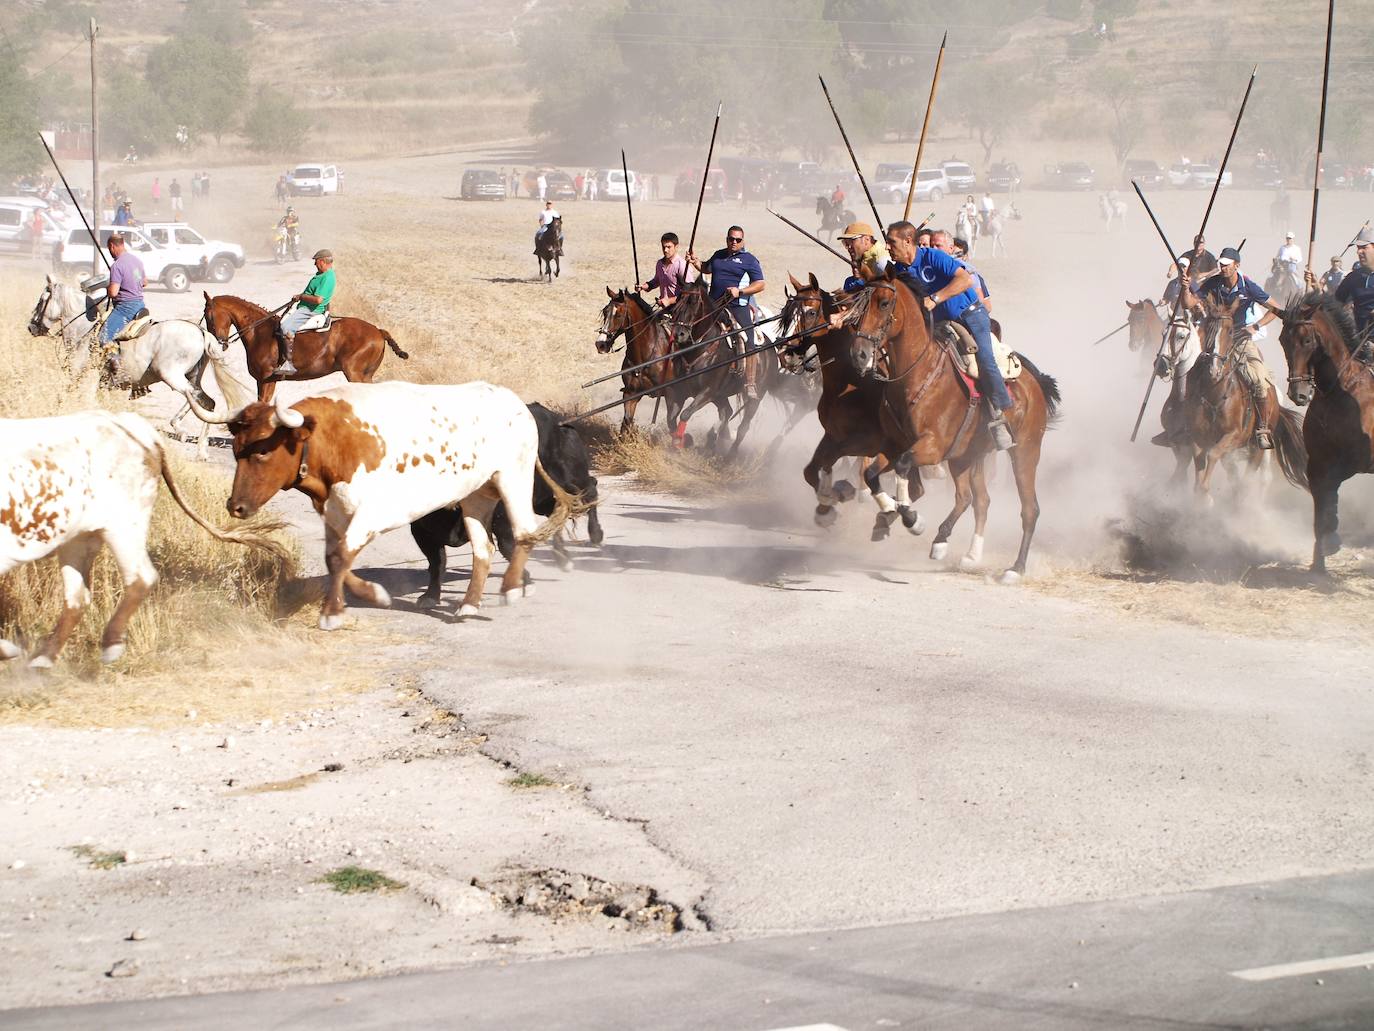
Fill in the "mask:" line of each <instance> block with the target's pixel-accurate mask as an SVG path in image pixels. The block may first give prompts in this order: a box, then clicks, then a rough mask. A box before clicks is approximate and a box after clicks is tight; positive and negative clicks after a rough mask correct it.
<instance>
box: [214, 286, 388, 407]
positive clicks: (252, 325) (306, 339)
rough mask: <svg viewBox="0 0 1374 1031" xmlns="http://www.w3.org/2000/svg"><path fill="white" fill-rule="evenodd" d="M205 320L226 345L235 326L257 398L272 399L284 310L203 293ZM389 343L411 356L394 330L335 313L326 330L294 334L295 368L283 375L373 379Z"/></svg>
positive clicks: (366, 380)
mask: <svg viewBox="0 0 1374 1031" xmlns="http://www.w3.org/2000/svg"><path fill="white" fill-rule="evenodd" d="M205 326H206V328H207V329H209V331H210V333H211V334H212V335H213V336H214V338H215V339H216V340H218V341H219V342H220V343H221V344H223V345H226V346H227V345H228V343H229V333H230V331H236V332H237V333H238V335H239V340H241V341H242V342H243V349H244V353H245V354H246V355H247V358H248V373H249V375H251V376H252V377H253V379H254V380H255V381H256V382H257V384H258V400H259V401H271V400H272V396H273V395H274V394H275V393H276V392H277V379H276V378H275V377H274V375H273V374H274V373H275V372H276V368H277V359H278V355H279V354H280V351H279V348H278V345H277V329H278V328H279V327H280V326H281V316H280V315H276V314H273V313H272V312H270V311H267V310H266V309H265V308H259V307H258V306H257V305H256V304H254V303H253V302H252V301H245V300H244V299H243V298H242V297H234V296H232V295H229V294H220V295H219V296H217V297H211V296H210V295H209V294H208V293H207V294H205ZM388 347H389V348H391V349H392V350H393V351H395V352H396V356H397V357H398V358H402V359H405V358H409V357H410V355H408V354H407V353H406V352H405V351H402V350H401V347H400V345H399V344H397V343H396V341H395V340H393V339H392V337H391V334H390V333H388V332H387V331H386V330H384V329H378V328H377V327H376V326H374V325H373V324H372V323H370V322H364V321H363V320H362V319H351V318H335V319H334V320H333V323H332V325H331V326H330V327H329V329H328V330H326V331H307V332H302V333H297V334H296V345H295V348H294V351H295V354H294V357H293V361H294V363H295V365H296V371H295V372H294V373H292V374H291V375H290V376H283V377H282V379H290V380H309V379H319V378H320V377H321V376H328V375H329V374H330V373H331V372H342V373H343V374H344V377H345V378H346V379H347V380H348V381H349V382H350V383H371V382H372V377H373V376H375V375H376V374H377V370H378V369H379V368H380V367H381V364H382V356H383V355H384V354H386V349H387V348H388Z"/></svg>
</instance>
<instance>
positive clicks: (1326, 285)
mask: <svg viewBox="0 0 1374 1031" xmlns="http://www.w3.org/2000/svg"><path fill="white" fill-rule="evenodd" d="M1343 279H1345V269H1343V268H1341V256H1340V255H1339V254H1337V255H1336V256H1335V257H1334V258H1332V259H1331V267H1330V268H1329V269H1327V270H1326V271H1325V272H1324V273H1322V277H1321V279H1320V280H1319V281H1318V283H1317V286H1318V287H1319V288H1320V289H1321V292H1322V293H1324V294H1334V293H1335V292H1336V287H1338V286H1340V285H1341V281H1342V280H1343Z"/></svg>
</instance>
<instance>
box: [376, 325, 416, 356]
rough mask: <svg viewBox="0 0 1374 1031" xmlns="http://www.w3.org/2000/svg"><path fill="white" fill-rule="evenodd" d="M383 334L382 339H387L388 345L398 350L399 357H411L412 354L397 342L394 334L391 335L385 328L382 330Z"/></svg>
mask: <svg viewBox="0 0 1374 1031" xmlns="http://www.w3.org/2000/svg"><path fill="white" fill-rule="evenodd" d="M381 334H382V339H383V340H385V341H386V346H387V347H389V348H391V349H392V350H393V351H395V352H396V357H397V358H409V357H410V355H408V354H406V353H405V352H404V351H402V350H401V345H400V344H398V343H396V341H395V340H394V339H393V338H392V336H391V334H390V333H388V332H387V331H386V330H384V329H383V330H381Z"/></svg>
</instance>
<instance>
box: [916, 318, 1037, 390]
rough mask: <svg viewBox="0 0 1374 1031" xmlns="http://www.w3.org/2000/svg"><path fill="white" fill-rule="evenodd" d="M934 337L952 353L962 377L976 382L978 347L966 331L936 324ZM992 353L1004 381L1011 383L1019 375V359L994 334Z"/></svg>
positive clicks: (962, 328)
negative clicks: (960, 369)
mask: <svg viewBox="0 0 1374 1031" xmlns="http://www.w3.org/2000/svg"><path fill="white" fill-rule="evenodd" d="M956 325H957V326H958V328H956ZM935 336H936V339H937V340H941V341H942V342H944V343H946V344H947V345H948V346H949V347H950V349H951V350H952V351H953V352H954V354H955V356H956V357H957V358H958V360H959V363H960V365H961V366H962V371H963V373H964V375H966V376H968V377H969V378H970V379H972V380H974V381H975V382H977V379H978V345H977V344H976V343H975V342H974V340H973V336H972V335H971V334H970V333H969V332H968V330H966V329H964V327H963V326H962V325H958V324H956V323H953V322H937V323H936V324H935ZM992 353H993V355H994V356H995V357H996V359H997V368H998V369H1000V370H1001V372H1002V378H1003V379H1004V380H1007V381H1011V380H1014V379H1016V378H1017V377H1019V376H1020V375H1021V359H1020V358H1019V357H1017V355H1016V352H1015V351H1013V350H1011V348H1009V347H1007V346H1006V345H1005V344H1003V343H1002V338H1001V337H1000V336H998V335H996V334H994V335H993V338H992Z"/></svg>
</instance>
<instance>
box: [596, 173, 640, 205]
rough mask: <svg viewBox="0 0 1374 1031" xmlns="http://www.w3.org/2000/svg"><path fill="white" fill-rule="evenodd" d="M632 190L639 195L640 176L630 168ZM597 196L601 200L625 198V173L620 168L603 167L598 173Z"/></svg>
mask: <svg viewBox="0 0 1374 1031" xmlns="http://www.w3.org/2000/svg"><path fill="white" fill-rule="evenodd" d="M630 190H631V191H632V192H633V193H634V194H635V195H638V193H639V176H638V175H636V174H635V171H634V169H631V170H630ZM596 196H597V199H599V200H624V199H625V173H624V172H623V171H621V170H620V169H619V168H602V169H598V170H597V173H596Z"/></svg>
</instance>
